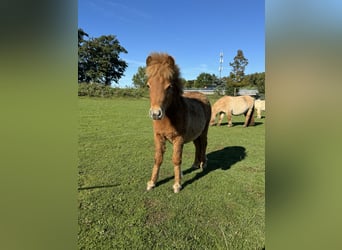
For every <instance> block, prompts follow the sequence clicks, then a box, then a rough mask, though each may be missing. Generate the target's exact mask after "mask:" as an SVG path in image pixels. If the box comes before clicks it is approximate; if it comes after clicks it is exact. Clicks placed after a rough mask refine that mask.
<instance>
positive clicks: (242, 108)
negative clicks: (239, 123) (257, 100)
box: [210, 95, 254, 127]
mask: <svg viewBox="0 0 342 250" xmlns="http://www.w3.org/2000/svg"><path fill="white" fill-rule="evenodd" d="M253 113H254V98H253V97H251V96H247V95H246V96H223V97H221V98H220V99H218V100H217V101H216V102H215V103H214V105H213V108H212V111H211V120H210V125H215V121H216V116H217V114H219V120H218V123H217V125H218V126H219V125H221V122H222V119H223V117H224V115H225V114H226V115H227V120H228V127H231V126H232V125H233V124H232V115H242V114H244V115H245V116H246V119H245V123H244V125H243V126H244V127H247V126H250V125H254V116H253Z"/></svg>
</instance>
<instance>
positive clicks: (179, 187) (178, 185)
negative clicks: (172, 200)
mask: <svg viewBox="0 0 342 250" xmlns="http://www.w3.org/2000/svg"><path fill="white" fill-rule="evenodd" d="M181 189H182V186H181V185H180V184H178V183H176V184H174V185H173V192H174V193H175V194H176V193H179V191H180V190H181Z"/></svg>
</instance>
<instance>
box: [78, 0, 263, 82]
mask: <svg viewBox="0 0 342 250" xmlns="http://www.w3.org/2000/svg"><path fill="white" fill-rule="evenodd" d="M78 27H79V28H82V29H83V30H84V31H85V32H87V33H88V34H89V36H90V37H99V36H101V35H115V36H116V37H117V39H118V40H119V41H120V44H121V45H122V46H123V47H124V48H125V49H126V50H127V51H128V53H127V54H120V56H121V58H122V59H124V60H125V61H126V62H127V63H128V67H127V69H126V71H125V76H124V77H122V78H121V79H120V81H119V86H121V87H125V86H132V77H133V75H134V74H135V73H136V72H137V70H138V67H139V66H145V59H146V57H147V56H148V55H149V54H150V53H151V52H167V53H169V54H170V55H172V56H173V57H174V58H175V60H176V63H177V64H178V66H179V67H180V70H181V74H182V77H184V78H185V79H187V80H192V79H196V77H197V76H198V75H199V74H200V73H202V72H206V73H210V74H215V75H217V76H219V71H218V69H219V55H220V52H221V51H222V52H223V54H224V62H223V70H222V73H221V75H222V76H228V75H229V72H230V71H231V67H230V66H229V62H232V61H233V58H234V56H235V55H236V53H237V50H238V49H241V50H242V51H243V52H244V55H245V57H246V58H247V59H248V60H249V64H248V65H247V67H246V69H245V73H246V74H250V73H255V72H264V71H265V3H264V0H235V1H232V0H211V1H210V0H172V1H171V0H165V1H161V0H79V1H78Z"/></svg>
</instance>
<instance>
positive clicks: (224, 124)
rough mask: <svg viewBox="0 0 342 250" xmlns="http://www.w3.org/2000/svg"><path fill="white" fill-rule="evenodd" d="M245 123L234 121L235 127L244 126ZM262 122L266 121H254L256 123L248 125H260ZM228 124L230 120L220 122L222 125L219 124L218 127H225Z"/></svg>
mask: <svg viewBox="0 0 342 250" xmlns="http://www.w3.org/2000/svg"><path fill="white" fill-rule="evenodd" d="M243 124H244V122H233V127H235V126H243ZM261 124H264V123H263V122H254V125H250V126H248V127H254V126H259V125H261ZM227 125H228V122H222V123H221V124H220V126H218V127H224V126H226V127H227ZM215 126H217V125H215Z"/></svg>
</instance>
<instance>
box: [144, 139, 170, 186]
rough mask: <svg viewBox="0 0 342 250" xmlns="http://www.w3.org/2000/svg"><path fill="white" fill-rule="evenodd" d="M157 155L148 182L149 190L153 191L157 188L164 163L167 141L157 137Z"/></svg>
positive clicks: (155, 154)
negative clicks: (161, 166) (160, 170)
mask: <svg viewBox="0 0 342 250" xmlns="http://www.w3.org/2000/svg"><path fill="white" fill-rule="evenodd" d="M154 140H155V142H154V143H155V153H154V165H153V169H152V175H151V180H150V181H149V182H147V190H151V189H152V188H154V187H155V186H156V182H157V179H158V175H159V169H160V165H161V164H162V162H163V156H164V153H165V150H166V146H165V140H163V139H160V138H158V137H157V136H155V138H154Z"/></svg>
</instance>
